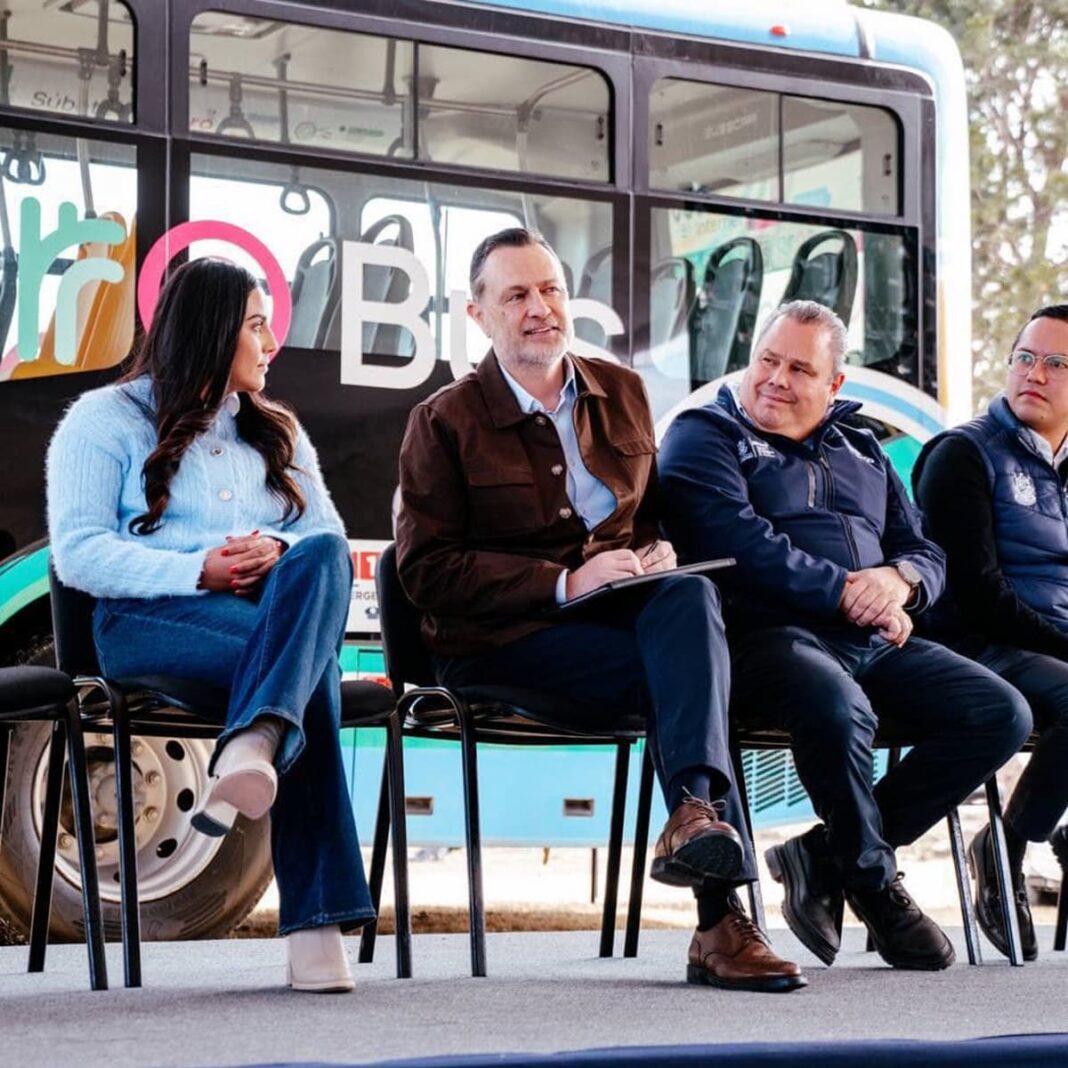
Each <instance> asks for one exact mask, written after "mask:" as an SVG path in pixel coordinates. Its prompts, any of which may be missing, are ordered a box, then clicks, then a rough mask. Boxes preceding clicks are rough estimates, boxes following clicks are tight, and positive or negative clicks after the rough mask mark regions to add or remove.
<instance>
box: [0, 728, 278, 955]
mask: <svg viewBox="0 0 1068 1068" xmlns="http://www.w3.org/2000/svg"><path fill="white" fill-rule="evenodd" d="M50 734H51V724H49V723H46V722H45V723H22V724H19V725H17V726H16V727H14V728H13V729H12V731H11V735H10V742H9V759H8V777H7V789H6V796H5V799H4V810H3V822H2V830H0V940H6V941H24V940H25V939H26V938H27V937H28V933H29V928H30V915H31V911H32V904H33V886H34V880H35V878H36V871H37V856H38V853H39V850H40V822H41V814H42V812H43V797H44V795H43V789H44V785H43V784H44V773H45V770H46V757H47V751H48V744H49V738H50ZM210 746H211V743H210V742H205V741H203V740H199V739H176V738H135V739H134V750H135V755H134V764H135V794H139V795H140V796H139V797H138V804H137V819H136V824H137V826H136V830H137V835H136V837H137V843H138V851H137V858H138V865H137V866H138V873H139V878H138V884H139V890H140V895H139V896H140V913H141V937H142V938H143V939H146V940H159V941H166V940H172V939H188V938H218V937H222V936H224V935H226V934H227V932H229V931H230V930H231V929H232V928H233V927H234V926H236V925H237V924H238V923H240V922H241V920H243V919H244V918H245V916H247V915H248V913H249V912H250V911H251V910H252V909H253V908H254V907H255V905H256V903H257V902H258V901H259V899H260V898H261V897H262V896H263V892H264V890H265V889H266V888H267V886H268V884H269V883H270V881H271V878H272V868H271V854H270V828H269V818H268V817H264V818H263V819H260V820H257V821H255V822H250V821H248V820H245V819H244V818H242V817H239V818H238V820H237V822H236V824H235V825H234V828H233V830H232V831H231V832H230V833H229V834H228V835H226V836H225V837H224V838H216V839H209V838H207V837H206V836H204V835H201V834H198V833H197V832H196V831H194V830H192V827H191V826H189V825H188V820H189V817H190V816H191V815H192V811H193V808H194V804H192V803H190V801H191V798H190V795H191V794H195V793H197V792H198V791H196V790H195V789H194V787H192V786H191V785H190V784H191V783H195V782H196V780H197V779H201V780H203V781H204V782H206V767H207V758H208V756H209V755H210ZM86 750H87V757H88V762H89V775H90V795H91V802H92V805H93V818H94V826H95V836H96V849H97V857H98V861H97V863H98V867H99V872H100V893H101V905H102V908H103V914H104V928H105V932H106V935H107V937H108V938H109V939H118V938H119V937H120V936H121V926H120V910H119V883H118V841H117V836H116V833H115V822H116V821H115V805H114V787H113V782H114V779H113V773H114V762H113V759H112V756H113V750H112V748H111V741H110V736H109V735H108V734H94V733H91V732H87V733H86ZM138 754H140V756H139V755H138ZM149 780H151V784H150V785H146V782H148V781H149ZM153 808H154V809H155V815H153ZM72 825H73V816H72V809H71V802H70V785H69V782H65V784H64V797H63V805H62V808H61V813H60V838H59V846H58V849H57V858H56V871H55V877H54V883H53V892H52V911H51V919H50V924H49V937H50V939H52V940H54V941H81V940H82V939H83V933H82V932H83V926H84V925H83V919H82V899H81V885H80V881H79V868H78V854H77V841H76V837H75V834H74V831H73V826H72Z"/></svg>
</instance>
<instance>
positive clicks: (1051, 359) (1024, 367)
mask: <svg viewBox="0 0 1068 1068" xmlns="http://www.w3.org/2000/svg"><path fill="white" fill-rule="evenodd" d="M1039 363H1040V364H1042V366H1043V367H1044V368H1045V371H1046V374H1048V375H1051V376H1053V377H1057V378H1059V377H1060V376H1061V375H1065V374H1068V356H1066V355H1065V354H1064V353H1063V352H1050V353H1048V354H1047V355H1045V356H1039V355H1038V353H1035V352H1029V351H1028V350H1027V349H1017V350H1016V351H1015V352H1010V353H1009V366H1010V367H1011V368H1012V369H1013V370H1014V371H1015V372H1016V373H1017V374H1021V375H1025V374H1027V372H1028V371H1030V370H1031V368H1032V367H1034V366H1035V364H1039Z"/></svg>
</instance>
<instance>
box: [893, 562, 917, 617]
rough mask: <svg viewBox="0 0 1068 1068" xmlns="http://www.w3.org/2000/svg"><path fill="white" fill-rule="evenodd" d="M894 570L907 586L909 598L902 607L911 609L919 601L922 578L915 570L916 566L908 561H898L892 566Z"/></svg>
mask: <svg viewBox="0 0 1068 1068" xmlns="http://www.w3.org/2000/svg"><path fill="white" fill-rule="evenodd" d="M894 570H895V571H896V572H897V573H898V574H899V575H900V576H901V577H902V578H903V579H904V580H905V581H906V582H907V583H908V584H909V596H908V599H907V600H906V601H905V604H904V607H905V608H911V607H912V606H913V605H914V604H915V603H916V601H917V600H919V596H920V587H921V586H922V585H923V576H922V575H921V574H920V573H919V571H918V570H917V569H916V565H915V564H913V563H910V562H909V561H908V560H898V561H897V563H895V564H894Z"/></svg>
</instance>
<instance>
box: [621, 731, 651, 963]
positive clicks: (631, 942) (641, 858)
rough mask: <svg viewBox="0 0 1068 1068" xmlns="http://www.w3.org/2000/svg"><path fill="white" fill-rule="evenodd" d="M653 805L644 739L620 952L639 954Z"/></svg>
mask: <svg viewBox="0 0 1068 1068" xmlns="http://www.w3.org/2000/svg"><path fill="white" fill-rule="evenodd" d="M652 806H653V757H652V752H651V750H650V748H649V743H648V742H646V743H645V755H644V757H643V758H642V775H641V781H640V784H639V786H638V815H637V819H636V820H635V823H634V863H633V864H632V865H631V869H630V900H629V901H628V904H627V933H626V936H625V937H624V939H623V956H624V957H636V956H637V955H638V936H639V933H640V932H641V923H642V893H643V891H644V890H645V857H646V854H647V853H648V850H649V812H650V809H651V808H652Z"/></svg>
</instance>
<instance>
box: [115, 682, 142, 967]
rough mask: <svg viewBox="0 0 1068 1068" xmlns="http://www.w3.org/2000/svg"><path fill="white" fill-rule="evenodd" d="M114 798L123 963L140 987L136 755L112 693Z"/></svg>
mask: <svg viewBox="0 0 1068 1068" xmlns="http://www.w3.org/2000/svg"><path fill="white" fill-rule="evenodd" d="M110 697H111V702H112V705H111V714H112V719H113V731H112V734H113V737H114V740H115V796H116V800H117V802H118V809H119V886H120V888H121V892H122V910H121V911H122V963H123V972H124V974H125V978H126V985H127V986H128V987H132V986H140V985H141V913H140V908H139V905H138V899H137V839H136V836H135V830H134V791H133V752H132V743H131V739H130V724H129V722H128V720H127V718H126V702H125V701H124V700H123V698H122V696H121V694H118V693H112V694H111V695H110Z"/></svg>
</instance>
